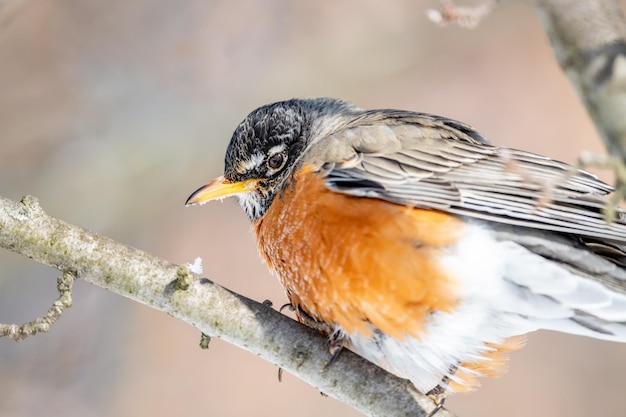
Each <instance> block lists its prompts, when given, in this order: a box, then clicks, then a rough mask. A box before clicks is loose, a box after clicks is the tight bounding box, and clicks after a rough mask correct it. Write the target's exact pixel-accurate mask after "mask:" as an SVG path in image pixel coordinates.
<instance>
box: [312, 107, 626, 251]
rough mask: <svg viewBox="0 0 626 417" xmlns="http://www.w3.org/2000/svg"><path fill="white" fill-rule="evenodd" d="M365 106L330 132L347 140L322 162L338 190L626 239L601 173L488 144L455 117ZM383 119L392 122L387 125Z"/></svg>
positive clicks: (490, 218) (339, 140) (485, 217)
mask: <svg viewBox="0 0 626 417" xmlns="http://www.w3.org/2000/svg"><path fill="white" fill-rule="evenodd" d="M366 113H367V114H366V116H362V117H361V118H359V119H358V120H357V121H355V123H354V126H348V127H347V128H346V129H344V130H342V131H339V132H336V133H334V134H333V135H331V136H329V137H327V139H330V140H332V141H333V143H336V144H340V146H342V147H343V148H342V149H341V152H337V151H336V150H334V151H333V152H334V153H336V154H341V155H343V156H344V159H343V160H342V161H339V160H332V158H331V159H328V158H326V159H325V160H326V161H328V160H331V161H332V162H330V163H326V164H325V165H324V166H323V169H324V170H325V171H326V177H325V180H326V183H327V185H328V186H329V187H330V188H331V189H333V190H335V191H339V192H344V193H347V194H351V195H355V196H361V197H362V196H367V197H374V198H380V199H383V200H387V201H390V202H394V203H399V204H406V205H411V206H415V207H423V208H433V209H438V210H443V211H447V212H449V213H453V214H457V215H461V216H467V217H472V218H477V219H482V220H488V221H493V222H498V223H501V224H510V225H516V226H525V227H529V228H535V229H543V230H550V231H556V232H563V233H568V234H574V235H580V236H582V237H589V238H594V239H608V240H610V241H614V242H618V243H620V244H626V221H625V220H624V219H625V218H626V215H625V214H624V212H623V211H622V210H618V218H617V220H616V221H614V222H613V223H611V224H608V223H607V222H606V221H605V220H604V217H603V214H602V208H603V207H604V205H605V204H606V199H605V198H604V196H605V195H606V194H608V193H610V192H611V191H612V187H610V186H609V185H607V184H605V183H603V182H602V181H599V180H598V179H597V178H596V177H595V176H594V175H592V174H590V173H588V172H585V171H581V170H578V169H575V168H574V167H572V166H570V165H568V164H565V163H562V162H559V161H555V160H553V159H550V158H546V157H543V156H539V155H535V154H532V153H529V152H524V151H519V150H513V149H506V148H498V147H496V146H492V145H489V144H488V143H487V142H486V141H485V140H484V139H483V138H482V137H481V136H480V135H479V134H478V133H477V132H476V131H474V130H473V129H471V127H469V126H467V125H464V124H461V123H459V122H455V121H451V120H449V119H444V118H439V117H436V116H431V115H423V114H416V113H408V112H407V113H403V112H397V113H396V114H395V115H394V117H392V118H389V117H384V116H383V113H376V112H366ZM384 114H385V115H388V114H387V113H384ZM381 122H385V123H387V124H385V125H384V127H381V125H380V123H381ZM329 152H330V151H329ZM346 155H348V156H349V158H345V156H346Z"/></svg>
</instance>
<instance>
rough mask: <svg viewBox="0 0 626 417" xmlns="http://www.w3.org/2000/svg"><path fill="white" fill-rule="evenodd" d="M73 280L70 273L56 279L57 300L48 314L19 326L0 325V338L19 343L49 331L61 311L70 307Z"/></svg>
mask: <svg viewBox="0 0 626 417" xmlns="http://www.w3.org/2000/svg"><path fill="white" fill-rule="evenodd" d="M74 280H75V277H74V275H72V274H71V273H70V272H65V273H64V274H63V275H61V276H60V277H59V278H58V279H57V290H58V291H59V298H57V300H56V301H55V302H54V303H53V304H52V307H50V308H49V309H48V312H47V313H46V314H45V315H44V316H43V317H38V318H36V319H35V320H33V321H29V322H28V323H24V324H21V325H18V324H5V323H0V337H9V338H11V339H13V340H15V341H16V342H19V341H20V340H24V339H26V338H27V337H29V336H34V335H36V334H37V333H45V332H47V331H48V330H50V328H51V327H52V325H53V324H54V323H55V322H56V321H57V319H58V318H59V317H61V315H62V314H63V311H65V309H66V308H70V307H71V306H72V286H73V285H74Z"/></svg>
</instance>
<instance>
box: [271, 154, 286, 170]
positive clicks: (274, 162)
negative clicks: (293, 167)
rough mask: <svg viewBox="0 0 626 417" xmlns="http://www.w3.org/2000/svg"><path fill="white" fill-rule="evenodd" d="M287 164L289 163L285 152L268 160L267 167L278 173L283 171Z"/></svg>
mask: <svg viewBox="0 0 626 417" xmlns="http://www.w3.org/2000/svg"><path fill="white" fill-rule="evenodd" d="M285 162H287V156H286V155H285V154H284V153H283V152H278V153H275V154H274V155H271V156H270V157H269V158H267V166H268V168H269V169H271V170H272V171H278V170H279V169H281V168H282V167H283V166H284V165H285Z"/></svg>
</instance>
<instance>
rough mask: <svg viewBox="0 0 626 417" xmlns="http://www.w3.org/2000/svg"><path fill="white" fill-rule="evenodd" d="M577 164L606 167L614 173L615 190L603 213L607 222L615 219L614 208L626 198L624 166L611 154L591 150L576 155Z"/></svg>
mask: <svg viewBox="0 0 626 417" xmlns="http://www.w3.org/2000/svg"><path fill="white" fill-rule="evenodd" d="M577 166H578V167H579V168H581V169H584V168H588V167H596V168H606V169H610V170H612V171H613V174H614V175H615V191H614V192H613V193H612V194H611V196H610V198H609V201H608V202H607V203H606V205H605V206H604V209H603V210H602V211H603V214H604V219H605V220H606V221H607V223H611V222H612V221H614V220H615V216H616V215H617V212H616V210H615V208H616V207H617V205H618V204H619V203H620V202H622V201H623V200H624V198H626V166H625V165H624V163H623V162H622V160H621V159H620V158H618V157H615V156H611V155H598V154H593V153H591V152H582V153H581V154H580V155H579V156H578V163H577Z"/></svg>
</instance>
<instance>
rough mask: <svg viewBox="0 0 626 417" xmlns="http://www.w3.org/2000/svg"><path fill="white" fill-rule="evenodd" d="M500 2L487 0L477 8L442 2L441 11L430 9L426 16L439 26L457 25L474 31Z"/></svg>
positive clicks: (447, 1)
mask: <svg viewBox="0 0 626 417" xmlns="http://www.w3.org/2000/svg"><path fill="white" fill-rule="evenodd" d="M497 3H498V0H485V1H484V2H482V3H480V4H478V5H476V6H457V5H456V4H454V2H453V1H452V0H441V9H439V10H436V9H428V10H427V11H426V16H428V18H429V19H430V21H431V22H433V23H436V24H438V25H439V26H446V25H449V24H451V23H456V24H457V25H459V26H460V27H462V28H465V29H473V28H475V27H476V26H478V24H479V23H480V22H481V21H482V20H483V19H484V18H485V17H486V16H487V15H489V14H490V13H491V12H492V11H493V9H494V8H495V6H496V4H497Z"/></svg>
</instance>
